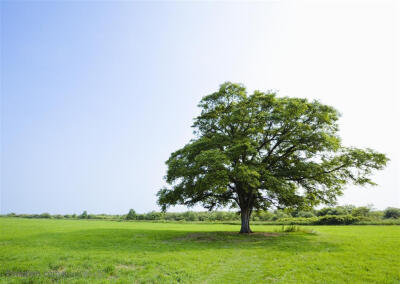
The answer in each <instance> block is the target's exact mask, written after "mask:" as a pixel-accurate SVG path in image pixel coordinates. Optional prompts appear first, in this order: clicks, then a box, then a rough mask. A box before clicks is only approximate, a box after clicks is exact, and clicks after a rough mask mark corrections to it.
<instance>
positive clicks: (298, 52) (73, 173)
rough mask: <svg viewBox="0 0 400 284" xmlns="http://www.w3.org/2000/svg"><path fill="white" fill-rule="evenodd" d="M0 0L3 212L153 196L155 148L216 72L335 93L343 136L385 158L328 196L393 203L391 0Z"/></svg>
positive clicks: (94, 206)
mask: <svg viewBox="0 0 400 284" xmlns="http://www.w3.org/2000/svg"><path fill="white" fill-rule="evenodd" d="M0 5H1V43H0V44H1V58H0V59H1V74H0V76H1V110H0V111H1V114H0V117H1V133H0V134H1V149H0V155H1V156H0V162H1V164H0V165H1V169H0V171H1V172H0V178H1V181H0V186H1V188H0V194H1V195H0V204H1V207H0V212H1V213H2V214H5V213H9V212H16V213H41V212H49V213H54V214H56V213H64V214H66V213H80V212H82V211H83V210H87V211H88V212H89V213H103V212H104V213H126V212H127V211H128V209H129V208H134V209H135V210H136V211H137V212H148V211H151V210H159V208H158V207H157V205H156V196H155V194H156V192H157V191H158V190H159V188H160V187H162V186H163V185H164V180H163V176H164V175H165V170H166V167H165V164H164V162H165V160H167V159H168V157H169V154H170V153H171V152H173V151H175V150H177V149H178V148H180V147H182V146H183V145H184V144H185V143H187V142H188V141H189V139H190V138H191V137H192V129H191V128H190V126H191V124H192V121H193V118H194V117H195V116H196V115H197V114H198V113H199V109H198V108H197V103H198V102H199V100H200V99H201V97H202V96H204V95H207V94H210V93H212V92H214V91H216V90H217V89H218V87H219V85H220V84H221V83H223V82H225V81H232V82H240V83H243V84H244V85H245V86H247V88H248V90H249V92H252V91H254V90H255V89H258V90H278V93H279V95H280V96H292V97H306V98H309V99H318V100H320V101H321V102H322V103H326V104H329V105H332V106H334V107H335V108H337V109H338V110H339V111H340V112H341V114H342V117H341V119H340V121H339V125H340V129H341V130H340V134H341V136H342V138H343V142H344V144H345V145H346V146H356V147H370V148H373V149H375V150H378V151H381V152H384V153H386V154H387V155H388V156H389V158H390V159H391V161H390V163H389V165H388V167H387V168H386V169H385V170H384V171H382V172H379V173H377V174H375V175H374V176H373V178H374V180H375V181H376V182H377V183H378V186H377V187H373V188H370V187H367V188H360V187H354V186H352V185H350V186H349V187H348V189H347V190H345V194H344V195H343V196H342V197H340V198H339V204H355V205H367V204H374V207H375V208H378V209H384V208H386V207H388V206H396V207H400V193H399V191H400V151H399V149H398V145H399V144H400V143H399V142H400V139H399V134H398V132H399V126H398V123H399V121H400V119H399V118H400V114H399V112H400V107H399V103H400V101H399V99H398V97H397V96H398V95H399V91H400V87H399V72H400V71H399V66H400V64H399V50H400V44H399V43H400V42H399V37H400V28H399V21H400V20H399V17H400V13H399V7H400V5H399V4H398V3H396V1H385V0H383V1H382V0H379V1H378V0H377V1H351V0H347V1H323V0H319V1H266V2H225V1H224V2H133V1H121V2H115V1H112V2H111V1H110V2H98V1H87V2H83V1H49V2H46V1H37V2H36V1H1V4H0ZM196 209H200V208H196ZM174 210H175V211H178V210H179V211H181V210H186V208H182V207H178V208H172V209H170V211H174Z"/></svg>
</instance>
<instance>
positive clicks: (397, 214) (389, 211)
mask: <svg viewBox="0 0 400 284" xmlns="http://www.w3.org/2000/svg"><path fill="white" fill-rule="evenodd" d="M383 218H385V219H389V218H393V219H398V218H400V208H394V207H388V208H386V209H385V211H384V212H383Z"/></svg>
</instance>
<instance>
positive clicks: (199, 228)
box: [0, 218, 400, 283]
mask: <svg viewBox="0 0 400 284" xmlns="http://www.w3.org/2000/svg"><path fill="white" fill-rule="evenodd" d="M281 229H282V226H261V225H259V226H253V230H256V231H257V232H258V233H256V234H252V235H239V234H237V233H236V232H237V231H238V230H239V227H238V226H237V225H223V224H204V225H202V224H177V223H144V222H113V221H88V220H52V219H41V220H37V219H20V218H0V282H3V283H13V282H14V283H37V282H38V283H47V282H56V281H59V282H64V283H74V282H75V283H88V282H104V283H105V282H107V283H110V282H111V283H112V282H115V283H176V282H183V283H400V226H308V227H307V228H306V229H307V230H298V229H296V230H293V231H294V232H282V230H281ZM289 231H291V230H289ZM261 232H270V233H261ZM315 232H317V233H315Z"/></svg>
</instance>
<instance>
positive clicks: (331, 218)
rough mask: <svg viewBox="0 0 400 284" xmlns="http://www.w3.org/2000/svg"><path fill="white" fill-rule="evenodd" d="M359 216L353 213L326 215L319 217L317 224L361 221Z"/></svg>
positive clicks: (345, 223)
mask: <svg viewBox="0 0 400 284" xmlns="http://www.w3.org/2000/svg"><path fill="white" fill-rule="evenodd" d="M359 221H360V218H359V217H354V216H351V215H341V216H338V215H325V216H321V217H319V218H318V220H317V221H316V222H315V223H314V224H315V225H350V224H354V223H356V222H359Z"/></svg>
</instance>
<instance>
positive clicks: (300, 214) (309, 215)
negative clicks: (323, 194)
mask: <svg viewBox="0 0 400 284" xmlns="http://www.w3.org/2000/svg"><path fill="white" fill-rule="evenodd" d="M296 217H302V218H312V217H315V215H314V214H313V213H312V212H311V211H300V212H298V213H297V216H296Z"/></svg>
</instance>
